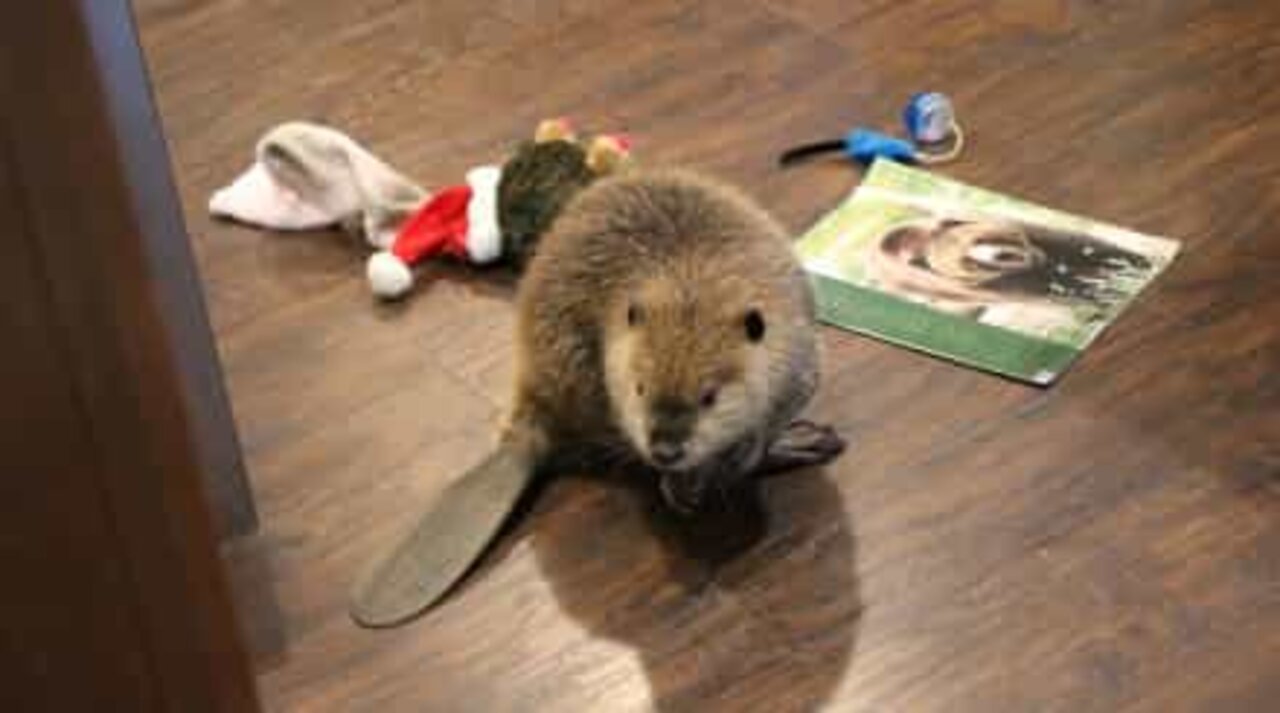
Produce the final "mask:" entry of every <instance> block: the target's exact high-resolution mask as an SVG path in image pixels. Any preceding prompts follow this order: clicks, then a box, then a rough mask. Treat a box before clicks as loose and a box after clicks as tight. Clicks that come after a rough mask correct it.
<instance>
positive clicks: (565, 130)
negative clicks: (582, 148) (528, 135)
mask: <svg viewBox="0 0 1280 713" xmlns="http://www.w3.org/2000/svg"><path fill="white" fill-rule="evenodd" d="M577 140H578V135H577V134H576V133H574V130H573V122H571V121H569V119H568V118H566V117H563V116H561V117H558V118H555V119H543V120H542V121H541V122H539V123H538V130H537V131H535V132H533V142H534V143H537V144H545V143H547V142H548V141H577Z"/></svg>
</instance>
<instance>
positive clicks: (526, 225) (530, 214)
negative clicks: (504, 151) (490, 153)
mask: <svg viewBox="0 0 1280 713" xmlns="http://www.w3.org/2000/svg"><path fill="white" fill-rule="evenodd" d="M629 159H630V142H629V141H628V139H627V138H626V137H625V136H623V135H620V134H603V135H600V136H597V137H595V139H594V140H592V141H591V143H590V144H589V145H588V146H586V147H584V146H583V144H582V143H580V142H579V141H578V139H577V137H576V135H575V133H574V131H573V126H572V125H571V124H570V123H569V121H568V120H567V119H548V120H545V121H543V122H542V123H540V124H539V125H538V130H537V131H536V132H535V134H534V138H533V140H532V141H525V142H522V143H521V144H520V145H519V146H518V147H517V148H516V151H515V154H514V155H513V156H512V157H511V158H510V159H509V160H507V162H506V163H505V164H503V166H502V178H501V180H500V181H499V183H498V225H499V228H500V230H501V232H502V255H503V259H504V260H507V261H509V262H510V263H511V264H513V265H515V266H516V267H517V268H518V269H519V268H522V267H523V266H524V264H525V263H526V262H527V261H528V259H529V258H530V257H531V256H532V255H533V250H534V248H535V246H536V243H537V241H538V238H539V237H540V236H542V235H543V234H544V233H546V231H547V229H548V228H550V227H551V223H552V221H554V220H555V218H556V216H557V215H559V214H560V211H561V210H562V209H563V208H564V206H565V204H566V203H568V201H569V199H570V198H572V197H573V195H574V194H575V193H577V192H578V191H580V190H582V189H583V188H585V187H587V186H588V185H590V184H591V182H592V181H594V180H595V179H597V178H599V177H601V176H604V175H608V174H610V173H613V172H614V171H616V170H618V168H619V167H621V166H622V165H623V164H624V163H626V162H627V161H628V160H629Z"/></svg>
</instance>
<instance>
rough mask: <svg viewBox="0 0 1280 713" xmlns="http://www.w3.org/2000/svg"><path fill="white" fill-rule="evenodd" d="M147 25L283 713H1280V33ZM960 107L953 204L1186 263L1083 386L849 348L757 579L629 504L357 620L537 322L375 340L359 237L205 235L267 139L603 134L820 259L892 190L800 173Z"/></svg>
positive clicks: (1245, 17) (143, 8)
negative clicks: (411, 618)
mask: <svg viewBox="0 0 1280 713" xmlns="http://www.w3.org/2000/svg"><path fill="white" fill-rule="evenodd" d="M138 11H139V20H140V25H141V30H142V34H143V39H144V45H145V48H146V50H147V52H148V56H149V59H150V62H151V65H152V71H153V78H154V81H155V84H156V88H157V91H158V94H159V102H160V106H161V109H162V113H163V118H164V122H165V125H166V128H167V131H168V134H169V137H170V140H171V144H172V149H173V157H174V162H175V165H176V172H177V177H178V181H179V183H180V187H181V191H182V196H183V199H184V201H185V203H186V209H187V215H188V220H189V224H190V229H191V235H192V239H193V240H194V241H195V246H196V250H197V253H198V257H199V262H200V267H201V269H202V272H203V275H204V278H205V288H206V292H207V296H208V300H209V307H210V310H211V312H212V317H213V321H214V323H215V326H216V330H217V335H218V338H219V346H220V350H221V354H222V357H223V359H224V362H225V367H226V374H227V379H228V382H229V386H230V390H231V393H232V397H233V402H234V408H235V413H236V417H237V421H238V423H239V426H240V429H241V435H242V438H243V441H244V447H245V450H246V455H247V458H248V463H249V467H250V469H251V478H252V482H253V486H254V488H255V490H256V493H257V498H258V501H259V506H260V510H261V515H262V530H261V534H260V535H259V536H258V537H257V538H256V540H254V541H252V542H248V543H240V544H239V545H238V546H237V548H236V549H237V552H236V553H235V556H234V557H233V559H234V560H235V562H236V563H237V565H236V566H237V568H238V571H240V572H242V573H243V572H249V573H250V574H251V576H252V577H254V578H256V581H257V582H258V584H259V585H264V586H261V587H259V588H258V589H259V590H260V591H258V592H257V596H256V599H255V600H254V601H255V603H254V604H253V606H251V607H248V608H247V609H248V610H249V611H247V612H246V613H247V614H248V615H249V619H250V620H253V621H255V622H260V625H259V627H258V628H259V633H260V634H263V638H262V640H264V641H267V642H268V643H267V645H266V648H267V649H268V651H267V653H268V655H267V656H266V657H265V658H264V659H263V661H262V669H263V672H262V675H261V687H262V693H263V697H264V699H265V701H266V702H267V704H268V705H269V707H270V708H271V709H273V710H281V711H344V712H346V711H377V712H378V713H388V712H390V711H428V710H430V711H532V710H539V711H540V710H550V711H630V710H649V709H657V710H662V711H686V710H696V711H707V710H735V711H736V710H753V711H754V710H758V711H792V710H795V711H808V710H815V709H819V708H825V709H830V710H840V711H892V712H898V711H911V712H920V711H947V712H948V713H954V712H957V711H980V712H988V711H1042V710H1044V711H1048V710H1055V711H1153V712H1155V711H1160V712H1163V711H1176V710H1202V711H1215V712H1216V711H1273V710H1280V228H1277V217H1276V216H1277V215H1280V120H1277V118H1276V117H1277V115H1278V114H1280V5H1277V4H1276V3H1274V2H1258V1H1257V0H1234V1H1232V0H1217V1H1208V0H1161V1H1158V2H1142V3H1137V2H1132V3H1099V2H1085V1H1083V0H1080V1H1075V0H1061V1H1058V0H1052V1H1051V0H994V1H992V0H984V1H981V2H980V1H978V0H957V1H955V2H945V3H944V2H927V1H916V0H867V1H865V2H845V1H842V0H798V1H796V2H786V1H785V0H732V1H731V0H710V1H706V0H563V1H555V0H500V1H499V2H494V3H479V2H471V1H470V0H435V1H433V2H418V1H411V0H273V1H270V2H243V1H241V0H138ZM924 88H934V89H941V90H944V91H946V92H948V93H950V94H951V95H952V96H953V98H954V99H955V100H956V102H957V104H958V106H959V107H960V111H961V113H962V116H963V118H964V119H965V121H966V123H967V124H968V126H969V129H970V132H971V138H972V142H971V146H970V149H969V152H968V154H967V156H966V157H965V159H964V160H963V161H962V162H960V163H958V164H956V165H955V166H954V167H949V168H948V169H947V170H946V171H945V172H946V173H947V174H949V175H953V176H956V177H958V178H961V179H964V180H968V181H972V182H975V183H977V184H980V185H985V186H988V187H991V188H995V189H998V190H1002V191H1005V192H1010V193H1015V194H1019V195H1023V196H1025V197H1028V198H1032V199H1035V200H1039V201H1043V202H1047V203H1049V204H1052V205H1055V206H1059V207H1062V208H1064V209H1067V210H1072V211H1077V212H1082V213H1087V214H1090V215H1093V216H1097V217H1100V218H1104V219H1109V220H1111V221H1114V222H1118V223H1122V224H1125V225H1128V226H1131V227H1134V228H1136V229H1139V230H1142V231H1145V232H1151V233H1158V234H1165V235H1170V236H1173V237H1177V238H1179V239H1182V240H1184V241H1185V245H1186V251H1185V253H1184V254H1183V256H1182V257H1181V258H1180V259H1179V260H1178V262H1177V263H1175V265H1174V267H1173V268H1172V270H1171V271H1170V272H1169V273H1167V274H1166V275H1165V276H1164V277H1162V278H1161V279H1160V281H1159V282H1158V283H1157V284H1156V286H1155V287H1154V289H1152V290H1151V291H1150V292H1149V293H1147V294H1145V295H1144V296H1143V297H1142V298H1141V299H1140V300H1139V302H1138V303H1137V304H1136V305H1135V307H1134V308H1133V309H1132V311H1131V312H1130V313H1128V314H1127V315H1126V316H1125V318H1124V319H1123V320H1122V322H1121V324H1120V325H1119V327H1118V328H1117V329H1115V330H1114V331H1112V332H1110V333H1109V334H1107V335H1106V336H1105V337H1104V338H1103V339H1102V340H1101V341H1100V342H1099V343H1098V344H1097V345H1096V347H1095V348H1094V349H1092V350H1091V351H1090V352H1089V353H1088V354H1087V355H1086V356H1085V357H1084V358H1083V359H1082V360H1081V361H1080V362H1079V363H1078V365H1077V366H1076V368H1075V369H1074V370H1073V371H1072V372H1071V373H1070V374H1069V375H1068V377H1067V378H1066V379H1065V380H1064V381H1063V382H1062V383H1061V384H1060V385H1059V386H1057V387H1055V388H1053V389H1052V390H1048V391H1041V390H1038V389H1034V388H1028V387H1024V386H1019V385H1016V384H1013V383H1009V382H1006V381H1002V380H1000V379H997V378H992V377H989V376H984V375H981V374H978V373H975V372H973V371H969V370H966V369H962V368H958V367H956V366H952V365H949V364H946V363H942V362H939V361H934V360H931V359H929V358H926V357H923V356H918V355H915V354H912V353H908V352H906V351H903V350H900V349H896V348H893V347H890V346H887V345H884V344H881V343H877V342H875V341H871V340H868V339H863V338H859V337H855V336H851V335H848V334H844V333H839V332H835V331H831V330H824V332H823V335H822V340H823V343H824V348H825V355H826V362H825V363H826V381H825V384H824V387H823V390H822V391H821V393H820V395H819V397H818V398H817V400H816V402H815V404H814V406H813V414H814V416H816V417H818V418H821V419H824V420H830V421H832V422H834V423H835V424H837V425H838V427H839V428H840V429H841V430H842V431H843V432H844V433H845V434H847V435H848V436H849V437H850V438H851V439H853V441H855V443H856V446H855V447H854V448H853V450H851V451H850V452H849V453H848V454H847V455H845V456H844V457H843V458H841V459H840V460H839V461H838V462H837V463H836V464H835V465H833V466H832V467H830V468H827V469H826V470H825V471H822V472H810V473H806V474H802V475H797V476H795V477H791V478H784V479H779V480H776V481H773V482H770V483H769V484H768V486H767V492H766V498H765V501H766V507H767V510H768V514H769V522H768V524H767V531H766V532H765V533H764V534H763V536H762V538H761V539H760V540H759V541H757V542H755V543H754V544H752V545H751V546H750V547H748V548H746V549H745V551H743V552H740V553H739V554H737V555H736V556H734V557H728V558H726V557H720V558H710V557H707V556H705V554H706V553H703V552H701V551H699V548H697V547H692V546H690V545H689V544H688V541H689V538H688V537H687V533H678V532H674V533H673V530H672V528H671V527H670V526H669V524H668V523H665V522H664V521H661V520H655V519H654V518H653V517H651V516H650V515H649V509H648V506H647V504H646V503H645V502H644V501H643V499H642V498H640V497H639V496H637V495H636V494H634V493H631V492H628V491H625V490H621V489H618V488H617V487H614V486H610V485H608V484H606V483H602V482H597V481H593V480H590V479H566V480H564V481H561V482H557V483H555V484H553V485H552V487H550V488H549V490H548V491H547V492H545V493H544V495H543V497H542V498H541V500H540V501H539V502H538V503H537V505H536V507H534V508H533V510H532V512H530V513H529V514H528V516H527V517H526V518H525V519H524V520H523V521H522V522H521V524H520V526H519V527H518V528H517V529H516V530H515V531H514V532H513V533H512V534H511V535H510V536H509V537H508V538H507V539H506V540H505V542H504V546H503V547H502V548H500V551H499V552H498V553H497V554H496V555H495V557H494V558H493V559H492V561H491V562H490V563H489V564H488V565H487V566H486V567H485V568H484V569H483V571H481V572H480V574H479V576H478V577H476V578H475V579H474V580H473V581H472V583H471V584H470V585H469V586H468V587H467V588H466V589H465V590H464V591H463V592H461V593H460V595H459V596H457V597H455V598H454V599H453V600H452V601H451V602H449V603H448V604H447V605H446V606H444V607H443V608H441V609H440V610H438V611H437V612H435V613H433V614H432V615H430V616H429V617H427V618H425V619H423V620H421V621H419V622H417V623H414V624H413V625H410V626H407V627H405V628H403V629H399V630H394V631H387V632H381V633H370V632H367V631H362V630H359V629H357V628H355V627H354V626H353V625H352V624H351V623H350V621H349V620H348V619H347V616H346V614H345V611H344V598H345V595H346V591H347V588H348V586H349V585H350V584H351V582H352V579H353V577H355V576H356V575H357V573H359V572H360V571H362V569H363V567H364V566H365V565H366V564H367V562H368V561H369V559H370V558H371V557H372V556H374V555H375V554H376V553H378V552H380V551H382V550H383V549H384V548H386V547H387V546H388V545H389V544H390V543H391V542H392V541H393V540H394V539H395V538H396V537H397V536H398V535H399V534H400V533H401V532H402V531H404V529H405V528H406V527H407V526H408V525H409V523H410V521H411V519H412V518H413V516H414V514H415V513H416V512H418V511H419V510H420V508H422V506H423V504H424V503H425V502H426V501H427V500H429V499H430V498H431V496H432V494H433V493H435V492H436V491H438V490H439V489H440V488H441V486H442V484H443V483H444V482H446V480H447V479H448V478H449V477H450V476H451V475H453V474H456V473H458V472H460V471H461V469H463V468H464V467H465V466H466V465H468V464H469V463H470V462H471V461H472V460H473V459H475V458H476V457H477V456H478V454H479V453H480V452H481V450H482V449H483V448H485V447H487V444H488V443H489V438H490V437H491V435H492V433H493V422H494V419H495V417H496V416H497V414H498V413H499V410H500V406H501V403H502V401H503V399H504V398H505V396H506V392H507V381H508V379H509V378H510V376H511V363H510V360H511V345H510V341H511V340H510V329H511V326H512V304H511V303H512V285H511V280H510V279H507V278H504V277H503V276H502V275H500V274H495V273H486V274H473V273H469V272H467V271H465V270H463V269H458V268H447V267H442V268H435V269H433V271H432V272H431V274H430V276H429V278H428V279H426V280H425V281H424V282H423V283H422V285H421V288H422V289H420V290H419V293H418V295H417V296H416V297H415V298H414V299H412V300H410V301H409V302H408V303H406V304H403V305H399V306H394V307H388V306H383V305H378V304H375V303H374V302H373V301H371V300H370V298H369V296H368V294H367V290H366V286H365V283H364V278H363V274H362V273H363V270H362V259H363V252H362V250H361V248H360V247H359V246H358V245H355V244H354V243H352V242H351V241H350V240H347V239H344V238H341V237H339V236H336V235H331V234H324V233H317V234H308V235H292V236H279V235H268V234H263V233H259V232H254V231H251V230H247V229H243V228H238V227H232V226H229V225H224V224H219V223H215V222H212V221H210V220H209V219H208V218H207V217H206V216H205V214H204V205H205V201H206V200H207V197H208V195H209V193H210V191H212V190H213V189H214V188H215V187H217V186H219V185H220V184H221V183H223V182H225V181H227V180H228V179H230V178H231V177H232V176H233V175H234V174H235V173H236V172H237V171H239V170H240V169H242V168H243V167H244V166H245V164H246V162H247V160H248V159H249V157H250V152H251V149H252V146H253V144H254V141H255V139H256V138H257V136H258V135H259V133H260V132H262V131H263V130H264V129H266V128H268V127H270V126H271V125H272V124H273V123H275V122H279V121H283V120H286V119H292V118H299V117H300V118H311V119H320V120H324V121H327V122H330V123H333V124H335V125H337V126H340V127H343V128H345V129H346V130H348V131H350V132H352V133H353V134H355V135H356V136H358V137H360V138H361V139H363V140H365V141H367V142H368V143H369V144H370V145H371V146H372V147H373V148H374V149H375V150H376V151H377V152H379V153H381V154H383V155H384V156H386V157H388V158H389V159H390V160H391V161H392V162H393V163H395V164H396V165H398V166H399V167H402V168H403V169H404V170H405V171H407V172H409V173H411V174H412V175H414V176H415V177H417V178H418V179H420V180H421V181H422V182H424V183H425V184H427V185H442V184H446V183H451V182H456V181H458V180H459V179H460V177H461V176H462V174H463V172H464V171H465V169H466V168H468V167H469V166H472V165H475V164H477V163H481V162H485V161H489V160H492V159H494V158H496V157H500V156H501V155H502V153H503V151H504V150H505V149H506V147H509V146H510V145H511V144H512V143H513V142H514V141H516V140H518V139H520V138H522V137H524V136H525V135H527V134H529V132H530V131H531V130H532V128H533V126H534V124H535V122H536V121H537V120H538V119H539V118H541V117H545V116H552V115H559V114H570V115H573V116H574V117H576V118H577V120H578V122H579V123H580V124H582V125H584V126H585V127H587V128H590V129H600V130H626V131H629V132H631V133H632V134H633V135H634V137H635V138H636V143H637V151H638V153H639V155H640V156H641V157H642V160H644V161H646V162H650V163H660V162H661V163H665V162H678V163H684V164H688V165H692V166H694V167H697V168H701V169H704V170H707V171H711V172H715V173H718V174H720V175H722V176H724V177H726V178H729V179H731V180H734V181H737V182H739V183H741V184H742V185H744V186H745V187H747V188H748V189H750V190H751V191H753V192H755V193H756V194H757V195H759V196H760V197H761V198H762V199H763V200H764V201H765V202H766V203H767V205H768V206H769V207H771V208H772V209H774V210H775V211H776V212H777V213H778V214H779V216H780V217H781V218H782V219H783V220H784V221H785V222H786V223H787V224H789V225H790V226H791V227H792V228H794V229H795V230H797V231H799V230H801V229H803V228H804V227H805V226H806V225H808V224H809V223H810V222H811V221H813V220H814V219H815V218H816V217H817V216H819V215H820V214H821V213H822V212H823V211H824V210H825V209H827V208H829V207H830V206H832V205H833V203H834V202H835V201H836V200H838V198H839V197H840V196H841V195H842V194H843V193H844V192H845V191H847V190H848V189H849V188H850V187H851V186H852V185H854V183H855V182H856V181H857V179H858V174H857V173H856V172H855V171H854V170H853V169H852V168H850V167H848V166H845V165H841V164H835V163H833V164H828V165H819V166H812V167H806V168H804V169H800V170H794V171H789V172H785V173H784V172H780V171H777V170H775V169H774V167H773V160H774V157H775V155H776V153H777V152H778V151H779V150H780V149H782V148H784V147H785V146H786V145H788V144H789V143H791V142H794V141H797V140H801V139H809V138H814V137H825V136H830V135H833V134H835V133H837V132H840V131H842V130H844V129H845V128H847V127H849V126H851V125H853V124H855V123H857V124H865V125H878V126H882V127H885V128H893V126H894V123H895V115H896V113H897V111H898V108H899V107H900V105H901V104H902V102H903V101H904V99H905V97H906V95H908V94H909V93H910V92H912V91H914V90H919V89H924ZM273 617H278V619H273ZM273 620H274V621H276V623H277V624H278V626H273V625H272V623H271V622H272V621H273ZM261 622H266V623H261ZM264 632H265V633H264ZM272 634H274V635H276V636H277V637H278V638H277V639H276V640H275V641H274V643H275V644H276V645H277V647H278V649H279V650H278V651H275V652H274V655H271V654H272V653H273V652H271V651H270V650H269V649H271V648H272V647H271V646H270V644H271V643H272V639H271V635H272Z"/></svg>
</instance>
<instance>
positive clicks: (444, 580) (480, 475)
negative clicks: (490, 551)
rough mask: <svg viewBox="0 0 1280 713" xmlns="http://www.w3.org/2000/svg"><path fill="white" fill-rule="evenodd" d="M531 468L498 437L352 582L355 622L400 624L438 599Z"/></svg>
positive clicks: (465, 567)
mask: <svg viewBox="0 0 1280 713" xmlns="http://www.w3.org/2000/svg"><path fill="white" fill-rule="evenodd" d="M533 473H534V463H533V458H531V457H530V456H529V454H528V452H527V451H524V450H521V449H520V448H519V447H517V446H515V445H513V444H510V443H504V444H503V445H500V446H499V447H498V448H497V449H496V450H494V451H493V452H492V453H491V454H489V456H488V457H487V458H485V459H484V461H482V462H481V463H480V464H479V465H476V466H475V467H474V468H472V469H471V470H469V471H467V473H466V474H465V475H463V476H462V477H460V478H458V479H457V480H456V481H454V482H453V483H451V484H450V485H449V487H447V488H445V490H444V491H443V492H441V493H440V495H439V497H437V498H436V500H435V501H434V502H433V503H432V504H431V506H430V509H428V510H427V511H426V512H425V513H423V515H422V517H421V518H420V519H419V520H418V523H417V524H416V525H414V528H413V530H412V531H411V532H410V533H409V534H408V535H407V536H406V537H405V538H404V539H403V540H402V541H401V542H400V543H399V544H397V545H396V547H395V549H394V550H392V552H391V553H390V555H388V556H387V558H386V559H384V560H382V561H381V562H379V563H378V564H377V566H376V567H374V568H373V569H372V570H371V571H370V573H369V575H368V577H366V578H365V579H364V580H363V581H362V582H360V584H358V585H357V586H356V588H355V590H354V591H353V593H352V598H351V616H352V618H353V619H355V621H356V623H358V624H360V625H361V626H366V627H370V628H384V627H392V626H398V625H400V624H403V623H405V622H407V621H409V620H411V619H413V618H414V617H417V616H419V615H421V614H423V613H424V612H426V611H427V610H428V609H430V608H431V607H432V606H434V605H435V604H437V603H439V602H440V601H441V600H442V599H443V598H444V596H445V595H446V594H448V593H449V591H450V590H451V589H453V587H454V585H455V584H457V583H458V582H459V581H461V580H462V578H463V577H464V576H465V575H466V574H467V572H468V571H469V570H470V569H471V566H472V565H473V564H475V562H476V561H477V560H478V559H479V558H480V556H481V555H482V554H484V551H485V548H486V547H487V546H488V545H489V543H490V542H491V541H492V540H493V538H494V535H496V534H497V533H498V531H499V529H500V528H501V527H502V524H503V521H504V520H505V519H506V518H507V516H508V515H509V514H510V513H511V511H512V509H513V508H514V507H515V505H516V503H517V502H518V501H519V500H520V495H521V493H523V492H524V491H525V489H526V488H527V487H528V486H529V484H530V483H531V482H532V480H533Z"/></svg>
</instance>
